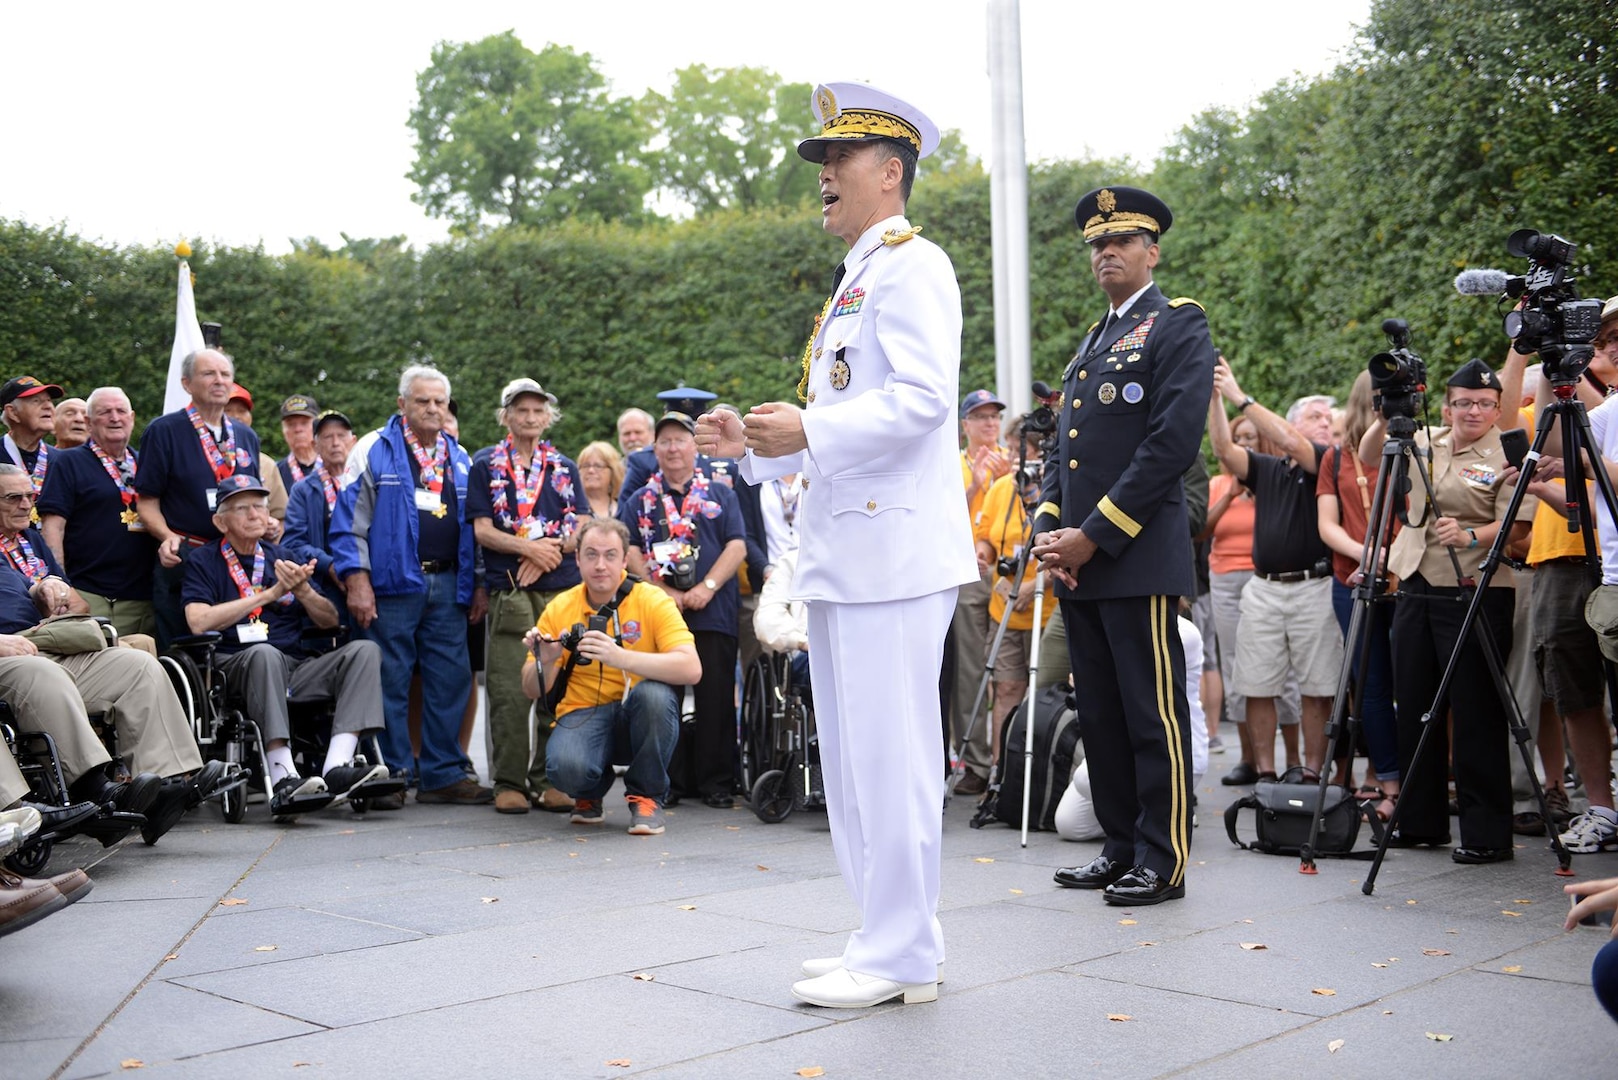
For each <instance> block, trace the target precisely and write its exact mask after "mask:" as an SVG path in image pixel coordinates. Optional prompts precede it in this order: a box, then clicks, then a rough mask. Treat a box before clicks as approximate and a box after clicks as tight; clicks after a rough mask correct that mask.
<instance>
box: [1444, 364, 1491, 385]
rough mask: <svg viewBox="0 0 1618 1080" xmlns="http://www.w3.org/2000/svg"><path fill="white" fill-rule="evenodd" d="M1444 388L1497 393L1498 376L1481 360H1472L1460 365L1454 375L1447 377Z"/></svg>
mask: <svg viewBox="0 0 1618 1080" xmlns="http://www.w3.org/2000/svg"><path fill="white" fill-rule="evenodd" d="M1445 385H1446V386H1453V387H1455V389H1457V390H1494V391H1497V392H1498V391H1499V390H1500V389H1501V386H1500V376H1498V375H1496V374H1495V373H1494V368H1492V367H1490V366H1489V365H1488V364H1485V363H1484V362H1483V361H1482V360H1478V359H1472V360H1468V361H1467V362H1466V363H1464V364H1462V365H1461V366H1460V368H1459V369H1458V370H1457V371H1456V372H1455V374H1453V375H1451V376H1450V377H1449V381H1448V382H1447V383H1446V384H1445Z"/></svg>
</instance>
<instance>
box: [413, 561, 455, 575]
mask: <svg viewBox="0 0 1618 1080" xmlns="http://www.w3.org/2000/svg"><path fill="white" fill-rule="evenodd" d="M453 569H455V563H454V561H453V560H451V559H424V560H422V563H421V572H422V573H424V574H447V573H449V572H450V571H451V570H453Z"/></svg>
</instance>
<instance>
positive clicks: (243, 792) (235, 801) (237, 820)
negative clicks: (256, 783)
mask: <svg viewBox="0 0 1618 1080" xmlns="http://www.w3.org/2000/svg"><path fill="white" fill-rule="evenodd" d="M219 809H220V810H221V811H223V812H224V815H225V821H226V822H227V823H228V824H231V825H240V824H241V823H242V820H243V819H244V818H246V817H247V785H246V784H243V785H241V786H240V787H236V788H232V789H231V790H229V791H227V792H225V793H224V794H223V795H221V796H219Z"/></svg>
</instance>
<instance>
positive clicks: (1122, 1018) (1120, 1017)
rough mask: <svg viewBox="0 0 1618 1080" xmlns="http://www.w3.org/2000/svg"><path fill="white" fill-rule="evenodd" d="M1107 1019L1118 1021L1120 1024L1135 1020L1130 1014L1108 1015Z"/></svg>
mask: <svg viewBox="0 0 1618 1080" xmlns="http://www.w3.org/2000/svg"><path fill="white" fill-rule="evenodd" d="M1107 1019H1108V1020H1116V1021H1118V1022H1119V1023H1122V1022H1123V1021H1125V1020H1133V1019H1135V1018H1134V1017H1133V1016H1130V1015H1129V1014H1128V1013H1108V1014H1107Z"/></svg>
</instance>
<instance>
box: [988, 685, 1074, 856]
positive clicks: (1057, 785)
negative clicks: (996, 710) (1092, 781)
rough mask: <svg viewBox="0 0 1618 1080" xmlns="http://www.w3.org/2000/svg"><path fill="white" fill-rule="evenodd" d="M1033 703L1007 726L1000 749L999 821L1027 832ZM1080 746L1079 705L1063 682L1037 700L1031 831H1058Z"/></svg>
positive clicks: (1019, 709) (1022, 706) (1024, 705)
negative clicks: (1024, 818)
mask: <svg viewBox="0 0 1618 1080" xmlns="http://www.w3.org/2000/svg"><path fill="white" fill-rule="evenodd" d="M1027 730H1028V702H1027V700H1024V701H1023V702H1022V704H1020V705H1018V706H1017V711H1016V712H1014V713H1012V714H1011V717H1010V719H1009V720H1007V721H1006V730H1005V734H1004V742H1003V744H1002V745H1001V747H1000V793H999V795H998V796H997V797H996V799H995V808H994V812H995V818H996V819H998V820H1000V821H1003V822H1005V823H1006V824H1007V825H1010V826H1012V827H1014V828H1018V829H1020V828H1022V791H1023V769H1024V752H1025V750H1026V747H1027V745H1028V744H1027V734H1026V733H1027ZM1078 745H1079V714H1078V705H1077V703H1076V702H1075V701H1074V700H1073V692H1072V691H1071V690H1069V689H1068V688H1067V686H1066V685H1064V684H1062V683H1057V684H1056V685H1054V686H1047V687H1046V688H1045V689H1043V690H1041V691H1039V693H1038V695H1037V696H1036V697H1035V699H1034V770H1033V790H1032V792H1031V793H1030V794H1031V798H1030V799H1029V803H1028V827H1029V828H1030V829H1036V830H1038V829H1043V830H1045V831H1047V832H1054V831H1055V830H1056V807H1057V804H1059V803H1060V802H1061V801H1062V794H1063V793H1064V792H1065V791H1067V787H1068V784H1070V783H1071V782H1072V780H1073V756H1074V753H1075V752H1076V751H1077V749H1078Z"/></svg>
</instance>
